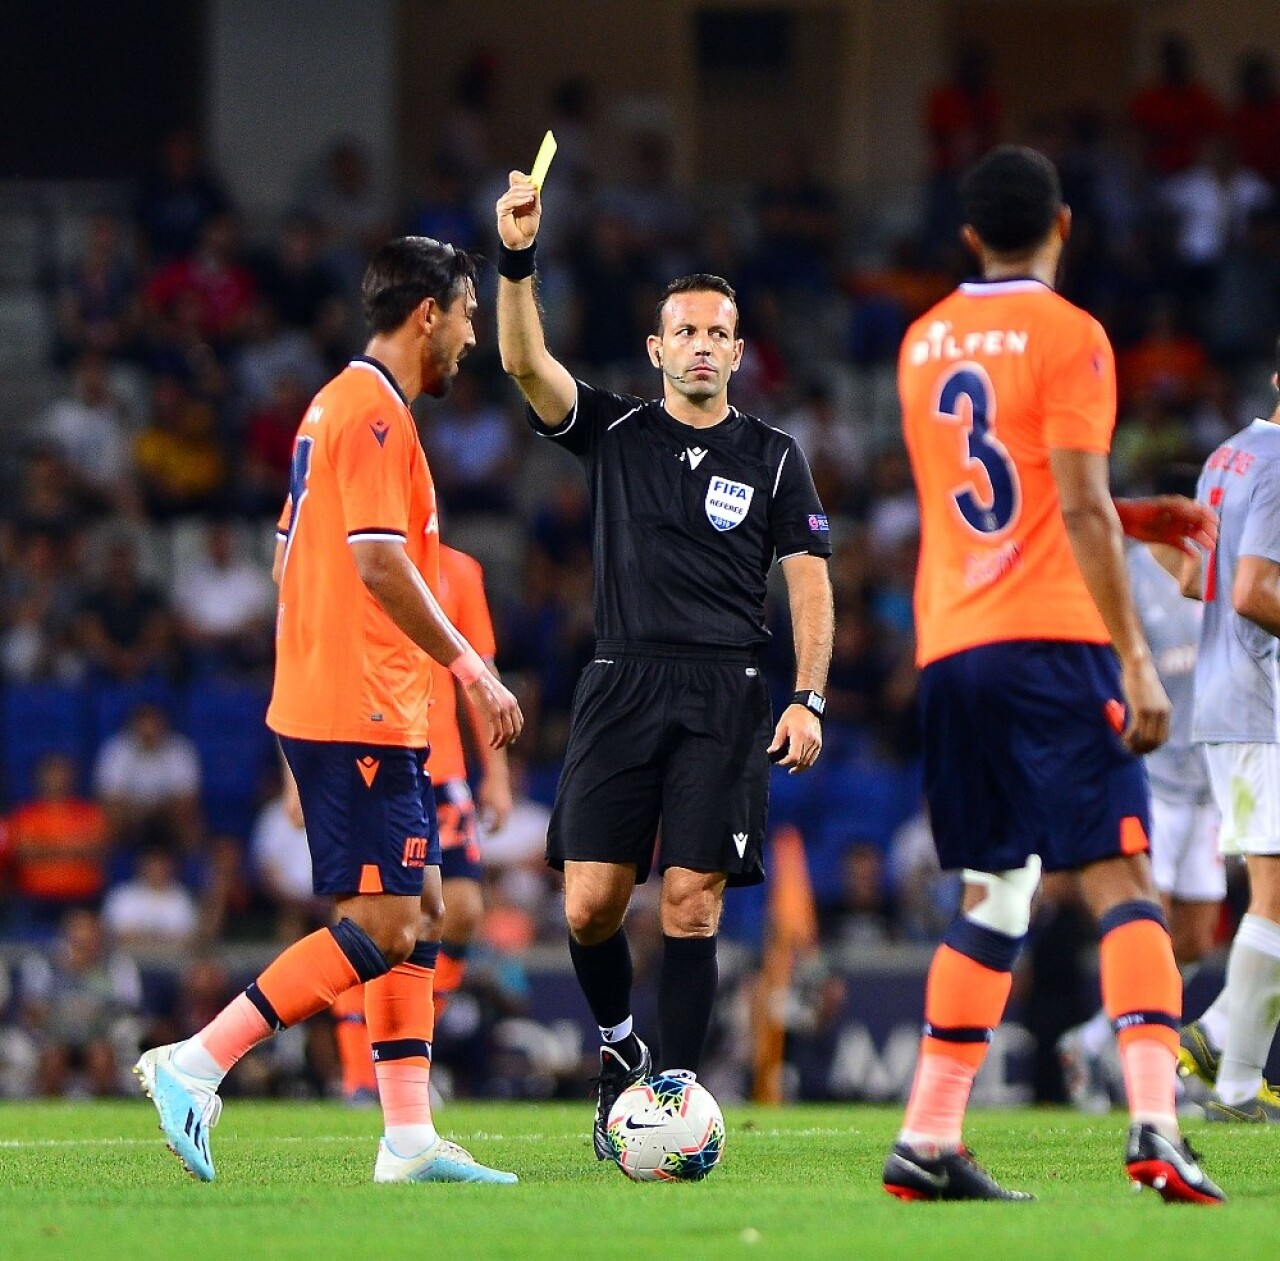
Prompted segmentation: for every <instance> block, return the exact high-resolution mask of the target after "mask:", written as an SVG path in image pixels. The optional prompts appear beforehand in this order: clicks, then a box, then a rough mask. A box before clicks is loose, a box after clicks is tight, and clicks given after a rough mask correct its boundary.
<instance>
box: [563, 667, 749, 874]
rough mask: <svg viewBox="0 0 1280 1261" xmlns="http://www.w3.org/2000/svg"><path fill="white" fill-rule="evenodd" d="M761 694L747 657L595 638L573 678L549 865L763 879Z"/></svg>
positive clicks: (644, 872) (640, 872) (646, 872)
mask: <svg viewBox="0 0 1280 1261" xmlns="http://www.w3.org/2000/svg"><path fill="white" fill-rule="evenodd" d="M772 736H773V716H772V713H771V708H770V704H769V693H768V689H767V688H766V686H765V682H764V679H763V678H762V677H761V675H760V670H759V668H758V666H757V664H756V657H755V654H754V653H753V652H735V651H733V650H730V649H701V650H700V649H697V648H681V647H667V646H665V645H642V644H628V645H622V644H617V643H608V642H603V643H600V644H598V645H597V646H596V657H595V660H594V661H592V662H591V664H590V665H589V666H587V668H586V669H585V670H584V671H583V672H582V677H581V679H580V680H579V681H578V688H577V692H576V693H575V695H574V701H573V719H572V723H571V726H570V731H569V748H568V751H567V753H566V755H565V764H564V771H563V772H562V774H561V776H560V786H559V789H558V790H557V792H556V804H555V809H554V810H553V811H552V814H551V825H550V827H549V828H548V830H547V862H548V863H550V864H551V866H553V867H557V868H563V867H564V864H565V862H566V861H569V862H601V863H634V864H635V865H636V879H637V880H638V881H644V880H646V879H647V878H648V875H649V871H650V869H651V868H652V867H653V863H654V850H655V846H657V848H658V850H659V854H658V870H659V871H660V872H661V871H666V869H667V868H668V867H686V868H688V869H690V870H691V871H723V872H725V873H727V875H728V878H729V884H731V885H747V884H759V883H760V881H762V880H763V879H764V862H763V851H764V826H765V814H766V812H767V810H768V806H769V759H768V753H767V750H768V746H769V741H770V739H771V738H772ZM659 834H660V839H659Z"/></svg>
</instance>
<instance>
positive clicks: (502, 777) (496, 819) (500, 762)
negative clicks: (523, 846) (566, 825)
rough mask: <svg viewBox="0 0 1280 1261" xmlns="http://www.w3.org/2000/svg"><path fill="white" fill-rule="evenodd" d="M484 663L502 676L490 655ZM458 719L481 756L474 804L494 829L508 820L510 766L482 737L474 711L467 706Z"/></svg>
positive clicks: (487, 825) (504, 754)
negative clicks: (480, 774)
mask: <svg viewBox="0 0 1280 1261" xmlns="http://www.w3.org/2000/svg"><path fill="white" fill-rule="evenodd" d="M484 663H485V666H486V667H487V668H488V669H489V671H490V672H491V673H492V674H493V677H494V678H495V679H500V678H501V677H502V676H501V675H500V674H499V673H498V667H497V666H496V665H495V664H494V660H493V658H492V657H485V658H484ZM464 695H465V693H464ZM464 713H465V715H466V717H465V718H464V717H463V714H464ZM458 720H459V722H465V723H466V725H467V726H468V728H469V729H470V732H471V735H472V737H474V739H473V741H472V743H473V745H474V748H475V750H476V754H477V756H478V757H479V759H480V766H481V769H482V773H483V774H482V778H481V780H480V786H479V788H477V789H476V804H477V805H478V806H479V807H480V818H481V819H482V821H483V822H484V826H485V827H486V829H488V830H489V831H490V832H497V831H498V830H500V829H501V828H503V827H505V826H506V823H507V820H508V819H509V818H510V817H511V806H512V797H511V767H510V764H509V763H508V762H507V751H506V749H495V748H494V747H493V746H492V745H491V744H489V743H487V742H486V741H485V740H483V739H482V738H481V736H482V735H483V732H482V731H481V730H480V728H479V727H478V726H477V724H476V715H475V711H474V710H473V709H471V707H470V706H469V705H467V706H464V707H463V708H462V709H460V710H459V711H458Z"/></svg>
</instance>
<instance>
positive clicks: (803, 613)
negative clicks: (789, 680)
mask: <svg viewBox="0 0 1280 1261" xmlns="http://www.w3.org/2000/svg"><path fill="white" fill-rule="evenodd" d="M782 576H783V578H784V579H785V580H786V584H787V599H788V602H789V603H790V605H791V624H792V629H793V634H794V637H795V651H796V688H795V690H796V691H797V692H817V693H818V694H819V695H821V694H822V693H823V691H824V690H825V689H826V685H827V668H828V667H829V666H830V664H831V642H832V638H833V636H834V634H835V607H834V604H833V602H832V597H831V579H830V577H829V576H828V573H827V562H826V560H825V559H823V557H821V556H788V557H787V558H786V559H785V560H784V561H783V562H782ZM779 749H786V756H785V757H783V758H782V759H781V760H780V761H779V762H778V765H779V766H784V767H786V768H787V770H788V772H789V773H790V774H792V775H794V774H796V773H797V772H798V771H807V770H808V769H809V768H810V767H811V766H812V765H813V764H814V763H815V762H816V761H817V760H818V754H819V753H821V752H822V722H821V720H820V719H819V718H818V716H817V715H816V714H814V713H813V712H812V711H810V710H808V709H806V708H805V707H804V706H803V705H798V704H795V705H788V706H787V707H786V709H784V710H783V711H782V716H781V718H779V719H778V725H777V726H776V727H775V728H774V732H773V743H772V744H770V745H769V752H770V753H776V752H777V751H778V750H779Z"/></svg>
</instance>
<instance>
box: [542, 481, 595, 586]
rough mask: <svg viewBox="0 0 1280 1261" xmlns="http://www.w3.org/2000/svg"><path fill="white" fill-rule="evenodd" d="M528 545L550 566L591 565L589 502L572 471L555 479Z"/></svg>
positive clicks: (583, 488) (584, 484)
mask: <svg viewBox="0 0 1280 1261" xmlns="http://www.w3.org/2000/svg"><path fill="white" fill-rule="evenodd" d="M530 535H531V537H530V543H531V545H532V546H533V547H535V548H537V549H538V550H539V551H540V552H542V554H543V556H545V557H546V560H547V562H548V563H549V564H551V565H556V566H564V567H566V568H579V567H582V566H587V567H589V566H590V564H591V539H592V528H591V498H590V496H589V494H588V493H587V484H586V482H585V481H584V480H583V479H582V478H581V477H580V476H578V474H577V472H576V470H575V471H574V472H573V473H570V474H562V475H561V476H560V477H559V478H557V479H556V482H555V485H554V486H553V487H552V489H551V494H550V495H549V496H548V497H547V500H546V502H545V503H544V504H543V506H542V508H541V510H540V511H539V512H538V515H537V516H536V517H535V518H534V520H533V526H532V529H531V531H530Z"/></svg>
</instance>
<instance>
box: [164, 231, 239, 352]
mask: <svg viewBox="0 0 1280 1261" xmlns="http://www.w3.org/2000/svg"><path fill="white" fill-rule="evenodd" d="M236 236H237V228H236V220H235V217H234V216H233V215H231V214H219V215H216V216H214V217H213V218H212V219H210V220H209V222H208V223H207V224H206V225H205V226H204V229H203V230H202V232H201V235H200V248H199V249H198V250H197V251H196V252H195V253H193V254H191V255H189V256H187V257H184V258H175V259H173V260H172V261H170V262H168V263H166V264H165V265H164V266H163V267H161V268H160V269H159V270H158V271H157V272H155V274H154V275H153V276H152V277H151V280H150V281H149V282H148V284H147V288H146V302H147V307H148V309H149V311H150V313H151V316H152V318H153V319H154V320H155V321H157V322H158V323H160V324H162V325H163V324H164V323H165V322H166V321H168V320H171V319H172V318H173V313H174V311H175V309H176V308H178V307H180V306H183V305H185V304H187V303H191V304H192V305H194V308H195V310H196V311H197V312H198V320H199V327H200V331H201V333H203V334H204V337H205V339H206V340H207V341H208V342H209V344H210V345H211V346H212V347H214V349H215V350H218V351H225V350H226V349H228V348H229V347H231V346H234V345H235V344H236V343H237V342H239V341H240V339H241V338H242V337H243V336H244V334H245V329H246V326H247V325H248V322H249V312H250V310H251V309H252V307H253V300H254V297H255V296H256V288H255V285H254V280H253V273H252V272H250V271H249V269H248V268H247V267H245V265H244V264H243V263H241V262H240V260H239V256H238V252H237V244H236Z"/></svg>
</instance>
